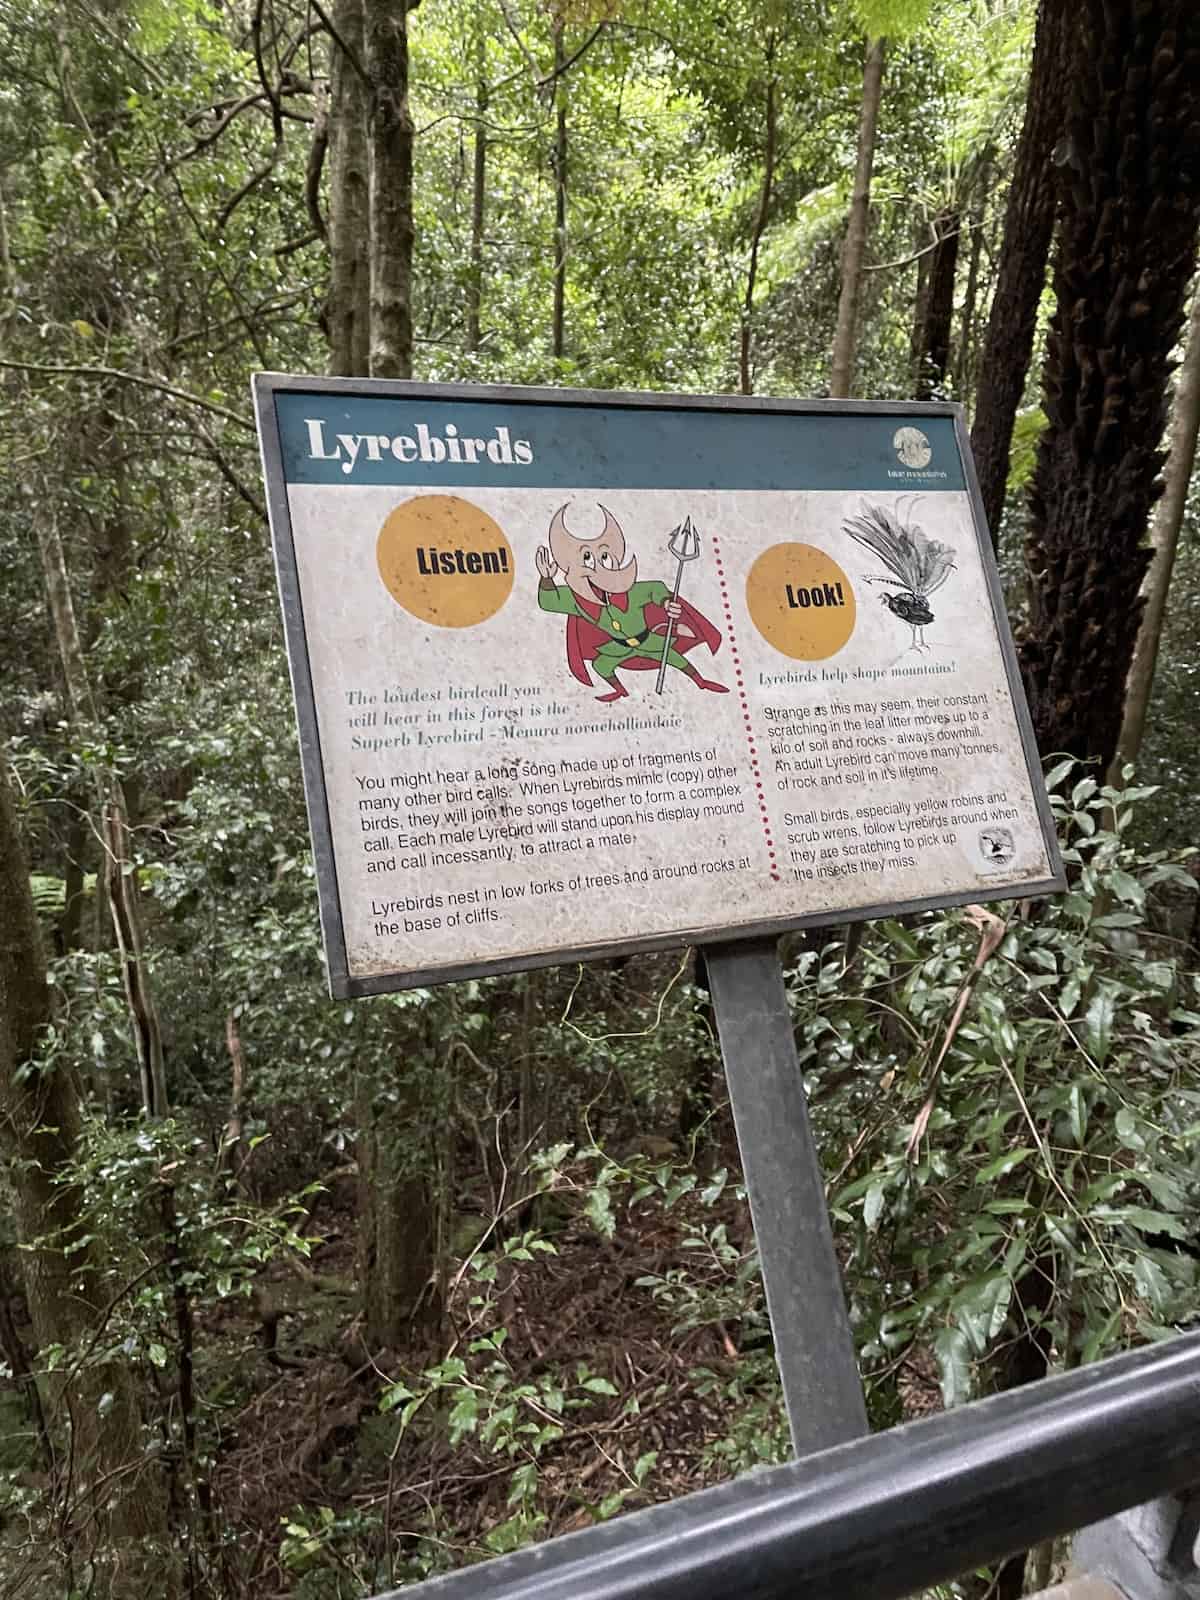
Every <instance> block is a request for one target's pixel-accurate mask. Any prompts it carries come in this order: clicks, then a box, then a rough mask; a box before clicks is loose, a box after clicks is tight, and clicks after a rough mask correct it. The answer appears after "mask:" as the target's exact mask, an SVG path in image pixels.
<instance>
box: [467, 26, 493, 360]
mask: <svg viewBox="0 0 1200 1600" xmlns="http://www.w3.org/2000/svg"><path fill="white" fill-rule="evenodd" d="M488 98H489V95H488V81H487V31H486V29H485V26H484V15H483V6H482V4H479V3H477V4H476V7H475V135H474V139H473V140H472V146H471V157H472V159H471V255H470V260H469V262H468V265H467V349H468V350H478V349H479V340H480V334H481V330H480V314H481V309H482V303H483V230H484V224H485V221H486V216H487V149H488V140H487V112H488Z"/></svg>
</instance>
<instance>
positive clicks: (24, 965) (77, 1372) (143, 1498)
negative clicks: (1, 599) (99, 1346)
mask: <svg viewBox="0 0 1200 1600" xmlns="http://www.w3.org/2000/svg"><path fill="white" fill-rule="evenodd" d="M0 905H2V906H3V907H4V915H3V917H0V1149H3V1151H4V1154H5V1155H6V1156H7V1158H8V1174H7V1176H8V1183H9V1186H10V1192H11V1194H12V1197H13V1221H14V1223H15V1227H16V1235H17V1241H18V1243H19V1244H20V1245H21V1247H22V1248H21V1256H20V1260H21V1273H22V1277H23V1279H24V1283H25V1296H26V1301H27V1303H28V1306H29V1315H30V1320H31V1322H32V1324H33V1332H34V1337H35V1339H36V1341H37V1344H38V1346H39V1348H41V1347H45V1346H49V1345H59V1344H64V1345H67V1346H71V1345H72V1344H74V1343H75V1342H76V1341H78V1340H80V1339H81V1338H83V1337H85V1336H86V1335H87V1333H88V1332H89V1331H90V1330H91V1329H92V1328H93V1327H94V1326H95V1323H96V1319H97V1317H98V1315H99V1311H100V1304H99V1299H100V1297H99V1294H98V1291H97V1274H96V1257H95V1245H94V1243H93V1242H92V1241H91V1239H90V1237H89V1235H88V1231H87V1226H86V1222H85V1219H84V1210H83V1207H84V1197H83V1194H82V1191H81V1190H80V1188H79V1186H78V1184H77V1183H76V1182H75V1181H74V1180H73V1179H72V1178H71V1176H70V1173H71V1169H72V1167H73V1165H74V1162H75V1159H76V1154H77V1147H78V1143H79V1131H80V1109H79V1089H78V1085H77V1083H76V1081H75V1078H74V1076H73V1074H72V1073H71V1071H70V1070H69V1069H68V1068H67V1067H65V1066H63V1065H61V1064H59V1065H57V1066H53V1067H46V1066H43V1065H41V1064H37V1065H35V1058H36V1054H37V1046H38V1040H39V1036H40V1035H41V1033H42V1030H43V1029H44V1028H45V1026H46V1024H47V1023H48V1022H49V1020H50V1010H49V994H50V991H49V989H48V987H47V984H46V967H45V960H44V957H43V953H42V942H41V933H40V930H39V928H38V923H37V913H36V912H35V910H34V906H33V899H32V896H31V894H30V889H29V868H28V865H27V862H26V857H25V851H24V846H23V841H22V839H21V835H20V829H19V826H18V821H17V815H16V808H15V806H14V803H13V798H12V790H11V787H10V783H9V778H8V769H7V762H6V761H5V759H4V757H3V755H2V754H0ZM45 1392H46V1396H47V1400H48V1412H49V1417H48V1421H49V1427H50V1430H51V1433H52V1434H53V1435H55V1436H57V1438H58V1439H60V1440H61V1439H63V1438H65V1439H66V1441H67V1443H66V1449H65V1450H64V1451H63V1452H62V1459H61V1461H60V1463H59V1466H60V1472H59V1477H60V1482H59V1485H58V1487H59V1492H60V1493H61V1494H62V1495H64V1496H65V1495H67V1494H70V1496H71V1500H72V1504H71V1505H70V1506H68V1507H66V1508H65V1510H66V1512H67V1513H68V1514H67V1515H64V1517H63V1525H64V1526H69V1525H71V1523H72V1520H73V1519H78V1521H77V1522H76V1524H75V1525H77V1526H78V1525H82V1526H87V1525H88V1524H89V1523H90V1522H91V1521H92V1518H93V1515H95V1516H96V1517H98V1518H99V1523H98V1525H97V1526H93V1537H96V1536H97V1535H100V1536H103V1535H104V1533H105V1531H106V1530H107V1532H109V1533H111V1534H112V1535H113V1536H117V1537H121V1538H133V1539H137V1538H141V1537H145V1536H149V1535H153V1534H156V1533H157V1534H161V1533H162V1532H163V1530H164V1528H165V1515H166V1510H165V1502H164V1499H163V1497H162V1494H161V1485H160V1484H159V1483H158V1482H157V1481H156V1479H155V1477H154V1470H155V1469H153V1468H151V1469H150V1470H145V1469H144V1468H143V1467H142V1466H140V1465H139V1464H140V1463H142V1462H143V1456H144V1448H145V1447H144V1443H143V1440H142V1436H141V1431H142V1423H141V1413H140V1408H139V1405H138V1397H137V1392H136V1390H135V1389H134V1387H133V1383H132V1380H131V1377H130V1374H129V1371H128V1368H127V1367H125V1366H124V1365H123V1364H122V1363H120V1362H119V1361H117V1360H116V1359H114V1358H111V1357H109V1358H106V1359H104V1360H102V1361H98V1362H96V1363H95V1364H93V1363H91V1362H84V1363H82V1364H79V1363H72V1362H67V1363H65V1364H63V1365H62V1366H60V1367H59V1368H58V1370H57V1373H56V1375H55V1377H54V1378H53V1380H52V1381H51V1382H50V1383H49V1384H48V1385H47V1388H46V1391H45ZM102 1395H107V1396H108V1401H107V1402H106V1405H105V1406H104V1407H101V1405H100V1400H101V1396H102Z"/></svg>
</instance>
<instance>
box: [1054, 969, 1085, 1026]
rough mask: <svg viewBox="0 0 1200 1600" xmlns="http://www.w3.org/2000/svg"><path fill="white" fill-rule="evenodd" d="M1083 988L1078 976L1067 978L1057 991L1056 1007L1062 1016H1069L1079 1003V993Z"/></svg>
mask: <svg viewBox="0 0 1200 1600" xmlns="http://www.w3.org/2000/svg"><path fill="white" fill-rule="evenodd" d="M1082 988H1083V985H1082V983H1081V982H1080V980H1079V979H1078V978H1068V979H1067V981H1066V983H1064V984H1063V986H1062V988H1061V989H1060V990H1059V993H1058V1007H1059V1010H1060V1011H1061V1012H1062V1014H1063V1016H1064V1017H1070V1016H1071V1015H1072V1013H1073V1012H1074V1010H1075V1007H1076V1006H1077V1005H1078V1004H1079V995H1080V992H1081V990H1082Z"/></svg>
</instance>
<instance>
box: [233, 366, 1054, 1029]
mask: <svg viewBox="0 0 1200 1600" xmlns="http://www.w3.org/2000/svg"><path fill="white" fill-rule="evenodd" d="M287 392H291V393H297V392H299V393H307V394H314V395H361V396H363V397H367V398H371V397H375V398H381V399H387V398H395V399H405V400H441V401H460V402H466V401H476V402H480V401H482V402H489V401H490V402H503V403H504V404H505V405H509V406H513V407H519V406H522V405H533V404H537V405H554V406H575V407H581V408H587V407H604V408H606V409H608V410H618V409H624V408H633V409H637V408H641V409H655V410H659V409H671V410H681V409H682V410H694V411H716V412H730V411H736V412H747V413H759V414H770V413H774V414H783V415H792V416H814V415H820V414H823V413H824V414H833V415H844V416H873V417H878V416H895V417H896V418H897V419H898V420H899V419H909V420H911V419H912V418H914V417H920V416H927V417H949V418H951V419H952V420H953V424H954V438H955V444H956V446H957V449H958V453H959V458H960V461H961V464H962V468H963V474H964V480H965V485H966V493H967V497H968V501H969V504H970V507H971V521H972V526H973V528H974V531H975V538H976V541H977V545H978V549H979V554H980V560H981V563H982V567H983V573H984V578H985V582H986V587H987V594H988V599H989V602H990V604H991V610H992V617H993V622H994V625H995V628H996V635H997V639H998V642H999V646H1000V651H1001V655H1002V658H1003V662H1004V669H1005V675H1006V679H1007V684H1008V689H1009V694H1010V697H1011V700H1012V704H1013V709H1014V713H1015V715H1016V720H1017V726H1018V729H1019V732H1020V737H1021V744H1022V748H1023V752H1024V756H1025V763H1026V767H1027V769H1028V772H1029V776H1030V782H1031V786H1032V790H1033V796H1034V802H1035V805H1036V807H1037V812H1038V818H1039V821H1040V824H1041V830H1042V837H1043V841H1044V843H1045V847H1046V853H1047V859H1048V861H1049V862H1050V863H1051V866H1052V867H1054V866H1057V871H1055V872H1052V873H1051V875H1050V876H1049V877H1048V878H1045V879H1043V880H1039V881H1037V882H1031V883H1021V884H1019V885H1015V886H1007V887H1006V886H1004V885H1002V884H1000V885H997V886H996V887H995V889H992V888H991V887H990V886H989V888H988V889H987V891H986V893H985V892H984V891H983V890H981V889H980V888H979V887H976V888H973V889H966V890H962V891H958V892H954V893H945V894H938V895H929V896H924V897H916V898H913V899H908V900H888V901H886V902H883V903H880V904H873V905H865V906H854V907H848V908H839V909H837V910H831V911H815V912H805V913H799V914H796V915H793V916H784V917H770V918H765V919H763V920H762V921H760V922H754V923H743V924H739V925H738V926H736V927H732V928H726V929H714V928H712V927H703V928H688V927H681V928H677V929H673V930H671V931H669V932H666V933H661V934H651V935H642V936H638V935H636V934H635V935H631V936H630V937H628V938H623V939H621V940H620V941H619V942H615V943H604V944H589V945H581V946H579V947H577V948H571V949H554V950H549V951H538V952H532V953H526V954H523V955H519V956H508V957H502V958H498V959H493V960H486V961H463V962H459V963H456V964H454V965H451V966H446V965H439V966H438V967H435V968H429V969H421V970H413V971H408V972H403V973H385V974H378V975H375V976H371V977H353V976H351V974H350V971H349V965H348V961H347V953H346V940H345V935H344V930H343V921H342V913H341V903H342V902H341V894H340V890H339V885H338V875H337V865H336V860H335V855H334V847H333V832H332V827H331V823H330V817H329V809H328V805H327V801H326V792H325V778H324V769H323V765H322V757H321V736H320V730H319V727H318V722H317V712H316V704H315V698H314V692H313V680H312V671H311V666H310V662H309V656H308V647H307V640H306V635H305V620H304V606H303V601H302V597H301V593H300V583H299V577H298V573H297V564H296V552H295V546H294V543H293V537H292V523H291V515H290V510H289V505H288V493H287V483H286V480H285V475H284V464H283V456H282V449H281V443H280V433H279V426H278V421H277V417H276V410H275V396H276V394H279V393H287ZM253 394H254V404H255V410H256V415H257V420H258V429H259V438H260V441H261V447H262V461H263V472H264V477H265V482H266V490H267V506H268V511H269V514H270V522H271V531H272V536H273V540H274V547H275V562H276V570H277V573H278V579H279V593H280V602H281V605H282V610H283V621H284V629H285V632H286V636H287V644H288V661H289V665H290V669H291V675H292V689H293V693H294V697H295V704H296V721H297V726H298V729H299V735H300V756H301V764H302V767H303V773H304V792H305V798H306V800H307V804H308V817H309V826H310V829H311V833H312V841H313V859H314V864H315V868H316V874H317V883H318V889H319V898H320V907H321V920H322V931H323V934H324V940H325V951H326V961H327V966H328V973H329V984H330V989H331V992H332V993H333V995H334V996H335V997H336V998H338V999H345V998H356V997H359V996H366V995H374V994H384V993H390V992H394V991H396V990H401V989H409V988H417V987H428V986H430V985H433V984H437V983H452V982H458V981H460V980H462V979H466V978H480V977H487V976H499V975H503V974H506V973H514V972H523V971H528V970H531V969H535V968H539V967H548V966H558V965H561V964H563V963H568V962H570V963H573V962H581V961H596V960H601V959H604V958H605V957H609V956H616V955H632V954H637V953H640V952H643V951H652V950H664V949H677V948H678V947H679V946H681V945H688V944H703V945H705V946H711V945H714V944H727V943H730V942H732V941H736V942H738V943H742V942H745V941H754V940H763V939H771V938H776V937H778V936H779V935H781V934H784V933H789V932H794V931H796V930H798V929H803V928H822V927H830V926H839V925H842V924H845V923H849V922H864V921H870V920H871V919H873V918H878V917H884V916H900V915H905V914H908V913H913V912H921V911H931V910H941V909H944V908H947V907H951V906H956V905H967V904H970V903H971V902H974V901H978V900H980V899H983V898H986V899H988V900H1004V899H1030V898H1034V897H1037V896H1041V895H1045V894H1051V893H1054V892H1057V891H1061V890H1062V889H1064V888H1065V887H1066V880H1065V877H1064V874H1063V868H1062V863H1061V859H1060V857H1059V853H1058V844H1057V839H1056V835H1055V829H1054V822H1053V817H1052V814H1051V811H1050V804H1049V800H1048V798H1047V795H1046V793H1045V789H1044V786H1043V784H1042V782H1041V763H1040V759H1039V756H1038V752H1037V744H1036V741H1035V738H1034V733H1033V725H1032V723H1031V721H1030V717H1029V711H1028V707H1027V705H1026V702H1025V695H1024V690H1023V688H1022V685H1021V677H1020V670H1019V668H1018V665H1017V657H1016V651H1015V648H1014V646H1013V640H1012V633H1011V630H1010V628H1009V625H1008V618H1007V614H1006V610H1005V605H1004V596H1003V591H1002V589H1001V585H1000V577H999V573H998V571H997V569H996V563H995V557H994V554H993V551H992V544H991V539H990V537H989V535H988V531H987V525H986V521H985V517H984V512H983V505H982V501H981V498H980V493H979V484H978V480H977V478H976V475H975V469H974V463H973V461H972V459H971V451H970V444H969V440H968V436H967V430H966V424H965V421H964V416H963V410H962V407H961V406H958V405H954V404H950V403H946V402H937V401H867V400H775V399H765V398H759V397H757V396H741V395H736V396H735V395H692V394H661V393H653V392H634V393H631V392H624V391H610V390H600V389H553V388H534V387H528V388H526V387H518V386H514V385H502V384H494V385H493V384H457V383H455V384H439V383H417V382H409V381H405V380H384V379H369V378H307V377H292V376H286V375H283V374H278V373H258V374H256V375H255V377H254V380H253Z"/></svg>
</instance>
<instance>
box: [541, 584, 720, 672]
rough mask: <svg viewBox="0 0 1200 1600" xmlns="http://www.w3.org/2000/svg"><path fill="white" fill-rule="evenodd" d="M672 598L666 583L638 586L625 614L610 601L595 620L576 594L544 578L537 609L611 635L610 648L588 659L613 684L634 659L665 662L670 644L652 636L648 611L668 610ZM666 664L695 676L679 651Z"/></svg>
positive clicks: (659, 635)
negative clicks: (577, 619)
mask: <svg viewBox="0 0 1200 1600" xmlns="http://www.w3.org/2000/svg"><path fill="white" fill-rule="evenodd" d="M670 598H671V591H670V589H668V588H667V586H666V584H665V583H660V582H658V581H656V580H650V581H648V582H646V583H635V584H633V585H632V586H631V587H630V589H629V590H628V591H627V594H626V600H627V604H626V606H625V609H624V610H623V611H622V610H621V608H620V606H615V605H613V604H612V602H611V600H610V601H607V602H606V603H605V604H604V605H602V606H601V607H600V614H599V615H598V616H593V615H592V613H591V612H590V611H587V610H585V609H584V607H583V606H582V605H581V603H580V600H579V596H578V595H577V594H576V593H575V591H574V590H573V589H571V588H569V587H568V586H567V585H566V584H565V583H554V582H552V581H551V580H550V579H548V578H543V579H542V581H541V583H540V584H539V586H538V605H539V606H541V608H542V610H543V611H554V612H558V613H560V614H561V615H563V616H567V617H581V618H582V619H583V621H584V622H590V623H591V625H592V626H593V627H594V628H599V629H600V630H601V632H603V633H607V634H611V635H612V637H611V638H610V639H609V640H608V642H607V644H602V645H600V647H599V648H598V649H597V650H596V653H595V655H594V656H590V657H589V665H590V666H593V667H595V669H596V671H597V673H598V674H599V675H600V677H602V678H605V679H607V680H608V681H609V682H610V683H611V682H612V680H613V678H614V676H615V674H616V671H617V668H618V667H620V666H623V665H624V664H625V662H626V661H630V660H632V659H633V657H635V656H641V657H642V658H643V659H644V660H649V661H661V660H662V657H663V650H664V648H665V647H666V642H667V640H666V635H665V634H662V633H652V632H651V630H650V625H649V623H648V622H647V621H646V607H647V606H665V605H666V604H667V603H668V601H669V600H670ZM667 662H668V664H669V665H670V666H672V667H678V668H679V670H680V672H687V673H691V672H692V668H691V667H689V666H688V663H687V662H686V661H685V660H684V658H683V656H682V655H680V653H679V651H678V650H675V649H670V650H667Z"/></svg>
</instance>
